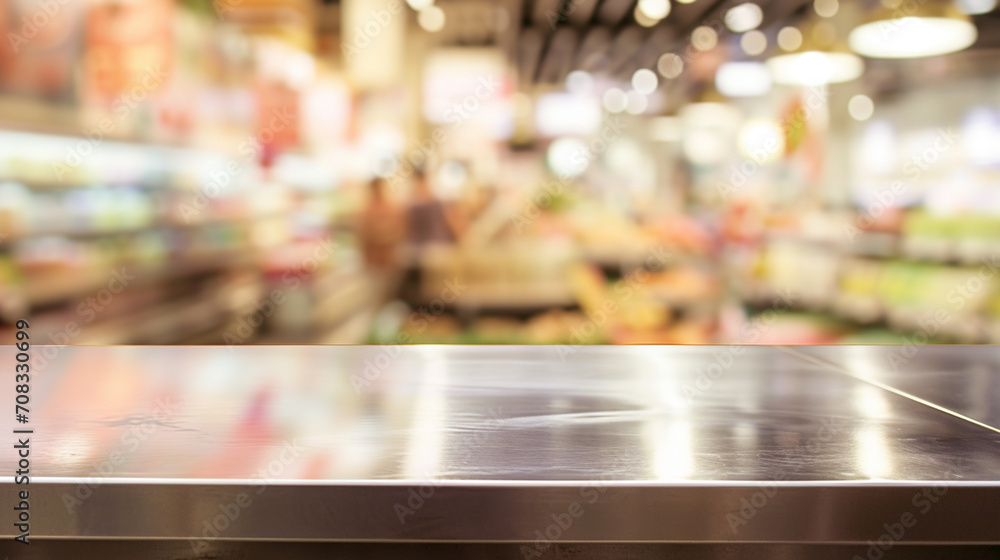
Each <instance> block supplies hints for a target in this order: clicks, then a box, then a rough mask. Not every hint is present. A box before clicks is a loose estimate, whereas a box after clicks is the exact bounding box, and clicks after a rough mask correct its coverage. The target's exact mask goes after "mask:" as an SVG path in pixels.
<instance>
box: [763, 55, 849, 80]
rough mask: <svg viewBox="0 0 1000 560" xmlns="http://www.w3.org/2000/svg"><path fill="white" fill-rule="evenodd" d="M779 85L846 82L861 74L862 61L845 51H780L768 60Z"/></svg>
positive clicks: (768, 65) (768, 64)
mask: <svg viewBox="0 0 1000 560" xmlns="http://www.w3.org/2000/svg"><path fill="white" fill-rule="evenodd" d="M767 67H768V68H769V69H770V70H771V75H772V76H774V81H775V82H778V83H779V84H788V85H800V86H819V85H823V84H839V83H842V82H849V81H851V80H855V79H857V78H858V77H860V76H861V74H862V73H863V72H864V71H865V63H864V62H863V61H862V60H861V59H860V58H859V57H858V56H857V55H854V54H851V53H844V52H823V51H806V52H798V53H790V54H782V55H778V56H775V57H772V58H771V59H769V60H768V61H767Z"/></svg>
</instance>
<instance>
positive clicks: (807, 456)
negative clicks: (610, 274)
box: [0, 346, 1000, 543]
mask: <svg viewBox="0 0 1000 560" xmlns="http://www.w3.org/2000/svg"><path fill="white" fill-rule="evenodd" d="M560 350H565V349H560V348H557V347H542V346H539V347H430V346H428V347H398V348H394V349H392V350H391V352H392V353H391V354H389V353H388V352H389V351H390V350H389V349H388V348H383V347H344V346H337V347H322V346H308V347H273V346H272V347H252V346H248V347H242V348H236V349H234V350H232V351H231V350H230V349H228V348H220V347H215V348H213V347H189V348H158V347H118V348H113V347H79V348H64V349H62V350H61V353H60V355H59V356H58V357H57V358H55V359H54V360H53V361H52V362H51V363H49V364H48V365H47V367H46V368H45V370H44V372H40V373H38V374H37V377H36V378H34V380H35V384H34V386H33V388H32V391H33V393H32V395H33V396H32V398H33V400H32V402H33V404H34V407H33V409H32V413H33V417H32V422H33V426H34V428H35V435H34V436H33V437H34V438H35V439H34V440H33V441H32V459H33V461H32V475H33V477H32V488H33V492H32V495H33V496H35V497H36V498H37V499H38V500H39V502H38V503H44V504H46V506H45V511H46V512H47V513H46V515H45V516H40V517H39V519H38V522H37V525H33V527H32V534H33V535H35V534H36V533H37V535H38V536H39V537H44V536H60V537H70V538H73V537H105V538H126V537H128V538H174V537H178V538H200V537H201V534H202V531H203V530H204V528H203V523H204V521H205V516H210V515H211V516H214V515H217V513H218V511H219V507H220V504H221V505H225V504H227V503H231V502H233V501H234V500H236V499H238V497H239V495H240V493H241V492H248V493H252V495H253V505H252V506H251V507H247V508H246V509H244V510H243V511H242V512H241V514H240V517H239V519H238V520H235V521H233V522H232V523H231V525H230V526H229V528H228V529H227V530H226V534H225V537H226V538H232V539H246V538H261V539H314V540H352V539H353V540H397V541H400V540H415V541H433V540H469V541H497V542H500V541H519V542H526V541H532V540H533V539H535V538H537V537H536V536H535V531H536V530H538V529H544V528H545V527H547V526H548V525H549V524H550V523H552V515H553V514H556V513H558V512H565V511H567V510H566V508H567V506H568V505H569V504H571V503H573V502H579V501H581V493H582V492H586V491H590V492H596V490H595V488H597V487H598V485H599V486H600V488H601V489H602V491H601V492H596V493H595V494H594V495H595V496H597V497H598V499H596V500H595V501H594V502H593V503H590V502H589V501H588V502H587V503H586V514H585V515H584V516H582V517H580V518H579V519H577V520H576V521H574V523H573V526H572V528H571V529H566V530H565V531H564V534H563V536H561V537H560V539H562V540H579V541H594V542H597V541H659V542H668V541H670V542H682V541H685V542H693V541H714V542H722V541H732V542H776V541H784V542H799V543H806V542H812V543H816V542H856V543H864V542H866V541H867V540H871V539H873V538H877V537H878V536H879V535H880V534H881V532H882V531H883V529H882V526H883V525H884V524H885V523H886V522H887V521H889V520H891V519H898V517H899V514H900V512H901V511H905V510H906V508H910V507H912V505H911V503H912V499H913V495H914V493H915V492H919V491H920V489H921V488H924V487H925V486H937V487H942V488H946V489H947V499H942V500H941V501H940V503H939V504H937V505H935V508H934V509H933V510H932V511H930V512H929V513H927V514H926V516H925V517H923V518H921V521H920V523H918V524H917V525H916V526H914V527H913V528H911V529H909V532H908V533H907V541H908V542H910V541H912V542H953V543H954V542H969V543H985V542H997V541H1000V533H998V532H997V530H996V527H995V519H996V518H1000V434H998V433H997V432H996V431H994V430H992V429H986V428H984V427H983V426H981V425H979V424H977V423H975V422H971V421H967V420H965V419H963V418H962V417H961V416H957V415H954V414H946V413H944V412H942V411H941V410H940V408H939V407H946V406H947V407H950V408H953V409H955V410H957V411H960V412H964V413H967V414H969V415H970V416H972V415H974V416H976V418H978V419H979V421H980V422H984V423H985V422H994V421H995V420H996V419H997V417H998V416H1000V415H998V414H997V408H996V404H995V403H996V400H995V401H994V402H993V403H985V404H984V400H985V399H989V398H991V396H993V397H995V396H996V394H997V393H996V387H998V384H997V382H996V371H997V369H996V367H995V366H996V363H997V358H996V356H995V352H992V351H991V350H988V349H983V350H975V349H974V350H975V351H969V349H967V348H962V349H960V352H961V353H960V355H958V356H953V357H952V358H949V356H948V351H946V350H942V349H936V348H934V349H932V348H922V349H921V350H920V351H921V352H923V353H925V354H922V356H926V357H927V358H928V359H921V360H919V363H917V361H913V362H912V363H913V368H914V369H913V372H914V373H915V377H912V378H909V377H907V378H904V377H903V376H901V375H896V374H895V373H894V372H892V370H887V369H886V368H885V367H884V366H883V365H881V364H884V363H886V362H885V361H884V360H885V353H887V352H891V351H892V348H891V347H890V348H886V347H883V348H861V349H859V348H836V349H827V348H797V349H795V350H788V349H780V348H770V347H747V348H744V349H742V351H741V352H740V353H739V354H738V355H730V357H732V358H733V361H732V363H731V365H730V366H728V367H725V368H722V367H718V364H719V363H720V356H722V355H723V354H724V353H727V352H730V349H729V348H728V347H653V346H650V347H579V348H574V349H573V351H572V352H569V353H567V352H565V351H560ZM848 359H850V360H855V359H860V360H866V361H867V363H868V364H869V366H870V368H869V370H867V371H866V372H864V373H863V375H866V376H876V375H878V376H879V377H878V379H877V381H878V382H879V383H880V385H875V384H872V383H871V382H869V381H868V380H866V379H861V378H859V377H858V376H855V375H853V372H850V371H849V370H848V369H847V366H841V365H838V364H848V363H850V362H849V361H848ZM4 360H7V362H12V361H13V352H12V349H11V348H10V347H4V348H0V363H2V362H3V361H4ZM723 361H728V360H723ZM949 361H951V362H953V363H956V364H960V367H961V369H959V370H958V371H957V372H956V373H955V374H954V375H956V376H958V377H959V379H960V381H966V380H968V379H969V378H975V379H978V380H979V381H978V382H976V383H963V382H956V381H952V380H949V379H948V375H945V374H944V372H946V370H945V369H943V367H944V366H943V364H945V363H948V362H949ZM713 364H716V366H717V369H716V368H712V367H711V366H712V365H713ZM365 371H368V372H369V375H368V376H366V377H363V378H362V379H364V380H365V382H364V383H356V382H352V378H353V380H354V381H357V379H358V378H357V377H355V376H356V375H358V374H362V373H363V372H365ZM707 371H711V372H712V374H711V375H710V376H708V377H706V376H705V373H706V372H707ZM859 375H860V374H859ZM991 376H992V377H991ZM111 383H120V384H121V387H124V388H119V389H116V390H115V391H116V393H114V394H110V393H109V392H108V391H107V389H108V387H109V386H110V385H109V384H111ZM897 385H898V386H904V387H905V389H906V390H905V391H904V390H892V389H895V387H896V386H897ZM883 386H885V387H888V388H883ZM984 387H985V388H986V389H985V390H984ZM125 388H127V390H126V389H125ZM12 391H13V387H12V386H11V385H10V384H4V385H0V399H8V401H9V400H10V399H11V398H12V397H13V393H12ZM906 394H913V395H918V396H919V399H914V398H908V397H907V396H905V395H906ZM927 403H930V404H927ZM938 403H940V404H938ZM931 405H934V406H931ZM130 419H144V420H142V421H140V422H139V423H138V424H135V423H134V422H131V420H130ZM11 422H12V419H11V418H8V417H2V416H0V430H8V433H9V430H10V429H11V428H12V425H11ZM111 457H114V458H115V460H114V461H113V465H112V467H111V468H110V470H109V469H106V468H104V467H101V466H100V465H106V464H111V463H109V461H110V458H111ZM13 467H14V463H13V457H12V455H11V454H0V469H4V471H5V472H12V471H13V470H14V468H13ZM98 470H101V471H106V472H107V474H106V475H102V476H100V483H99V484H97V485H96V486H95V487H94V488H92V492H91V494H92V495H89V497H88V498H87V499H86V500H83V501H82V503H81V504H79V505H78V506H77V507H76V508H75V510H74V511H73V512H72V513H69V512H65V513H64V510H65V508H64V507H62V505H61V504H63V496H64V495H71V496H72V495H75V493H76V492H77V490H78V488H80V485H81V484H84V483H85V482H86V481H87V480H91V479H94V478H95V477H96V473H97V472H98ZM429 480H433V481H434V482H433V488H434V489H433V492H429V496H430V497H424V499H423V501H422V503H421V504H420V507H419V508H416V509H415V513H414V514H413V515H411V516H409V517H407V518H406V522H405V523H401V522H400V519H399V518H398V517H397V514H396V511H395V510H394V505H395V504H399V503H407V500H408V499H409V498H410V497H411V494H410V491H411V490H413V489H414V488H420V487H422V486H423V485H426V484H427V483H428V481H429ZM765 483H766V486H767V487H768V488H771V489H772V490H769V491H768V494H766V495H765V497H766V498H767V499H766V505H763V503H761V504H760V505H762V506H763V507H760V508H757V509H758V510H759V511H756V510H755V512H754V514H753V519H752V522H748V523H747V524H746V525H745V526H740V527H739V531H738V532H734V531H733V530H732V527H731V525H730V523H729V522H728V521H727V514H730V513H733V512H736V513H737V514H740V512H741V509H742V508H744V507H745V506H744V502H745V501H747V500H750V499H751V498H753V497H754V496H756V495H757V494H758V493H760V492H761V491H762V490H761V489H762V488H763V487H764V486H762V485H764V484H765ZM257 490H262V492H261V493H259V494H257V493H256V492H257ZM14 491H15V487H14V485H13V484H11V481H10V480H9V479H8V480H7V481H5V482H3V483H0V501H3V500H6V502H4V503H9V501H10V500H11V499H12V496H13V492H14ZM755 499H756V500H757V501H758V502H760V500H761V499H762V498H761V497H760V496H758V497H757V498H755ZM584 501H586V500H584ZM136 512H143V513H142V515H136ZM971 512H975V515H971ZM11 530H12V529H11V527H9V526H8V527H7V528H6V529H2V531H0V532H2V533H3V534H9V533H10V531H11Z"/></svg>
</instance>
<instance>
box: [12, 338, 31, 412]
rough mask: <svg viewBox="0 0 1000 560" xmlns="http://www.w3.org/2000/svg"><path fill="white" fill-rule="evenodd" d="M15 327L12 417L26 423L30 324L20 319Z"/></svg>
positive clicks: (28, 398) (28, 399)
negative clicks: (15, 351) (15, 352)
mask: <svg viewBox="0 0 1000 560" xmlns="http://www.w3.org/2000/svg"><path fill="white" fill-rule="evenodd" d="M15 326H16V327H17V332H16V334H15V337H16V338H17V343H16V344H15V345H14V346H15V347H17V350H18V352H17V355H16V356H15V359H16V360H17V363H16V364H15V365H14V382H15V386H14V390H15V391H17V395H16V396H15V397H14V400H15V403H14V419H15V420H17V421H18V422H19V423H21V424H27V423H28V413H29V410H28V403H29V402H30V400H31V398H30V397H29V396H28V392H29V391H30V389H31V387H30V386H29V385H28V383H29V382H30V380H31V378H30V377H29V376H28V370H29V367H28V360H29V359H30V358H31V356H30V355H29V354H28V350H29V349H30V348H31V344H30V343H29V342H28V338H29V337H28V328H29V327H30V325H29V324H28V321H26V320H24V319H20V320H18V321H17V323H15Z"/></svg>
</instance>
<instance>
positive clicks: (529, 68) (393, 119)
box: [0, 0, 1000, 344]
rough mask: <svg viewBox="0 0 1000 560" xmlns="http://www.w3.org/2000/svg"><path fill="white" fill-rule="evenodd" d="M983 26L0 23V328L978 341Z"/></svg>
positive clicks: (638, 12)
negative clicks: (24, 322)
mask: <svg viewBox="0 0 1000 560" xmlns="http://www.w3.org/2000/svg"><path fill="white" fill-rule="evenodd" d="M995 4H996V0H955V2H954V3H952V2H950V1H943V0H906V1H905V2H902V3H896V4H888V3H886V4H885V5H882V4H879V3H878V2H867V1H857V2H853V1H852V2H847V1H843V2H840V3H838V0H815V1H806V0H760V1H757V0H755V1H754V2H743V1H742V0H683V1H682V0H672V1H668V0H638V1H636V0H495V1H487V0H406V1H405V2H404V1H403V0H340V1H337V0H333V1H319V0H216V1H215V2H214V3H213V2H210V1H207V0H183V1H181V0H177V1H174V0H141V1H140V0H134V1H132V0H4V1H3V2H2V3H0V6H2V8H0V29H2V30H3V37H4V40H3V41H0V331H6V330H9V329H12V326H13V323H14V321H16V320H17V319H18V318H20V317H30V318H31V319H32V330H33V333H37V334H35V336H34V337H33V338H36V339H39V340H41V341H43V342H45V343H54V344H266V343H365V342H377V343H392V344H395V343H410V342H418V343H420V342H436V343H529V344H530V343H542V344H589V343H621V344H629V343H677V344H691V343H710V342H747V343H841V342H872V343H883V342H885V343H888V342H906V341H913V342H916V343H921V342H924V341H928V340H930V341H936V342H953V343H989V342H992V343H998V342H1000V276H997V275H996V272H997V268H998V267H1000V255H998V250H1000V56H998V54H1000V15H998V14H997V12H996V10H995V9H994V8H995ZM0 335H2V332H0ZM5 339H6V338H5Z"/></svg>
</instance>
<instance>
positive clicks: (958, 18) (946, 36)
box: [848, 0, 978, 58]
mask: <svg viewBox="0 0 1000 560" xmlns="http://www.w3.org/2000/svg"><path fill="white" fill-rule="evenodd" d="M977 36H978V33H977V31H976V26H975V25H973V23H972V21H971V20H970V18H969V16H967V15H966V14H963V13H962V12H961V11H959V10H958V8H956V7H954V6H953V5H952V4H951V3H949V2H945V1H938V0H924V3H920V4H918V3H913V2H910V3H907V4H905V5H903V6H901V7H896V8H884V9H880V10H878V11H876V12H875V13H873V14H872V15H871V16H870V17H869V18H868V19H867V21H866V23H863V24H861V25H859V26H857V27H855V28H854V30H852V31H851V34H850V36H849V37H848V41H849V43H850V45H851V48H852V49H854V51H855V52H857V53H858V54H862V55H864V56H867V57H871V58H921V57H927V56H937V55H942V54H948V53H953V52H957V51H960V50H963V49H966V48H968V47H969V46H970V45H972V44H973V43H975V42H976V38H977Z"/></svg>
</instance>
